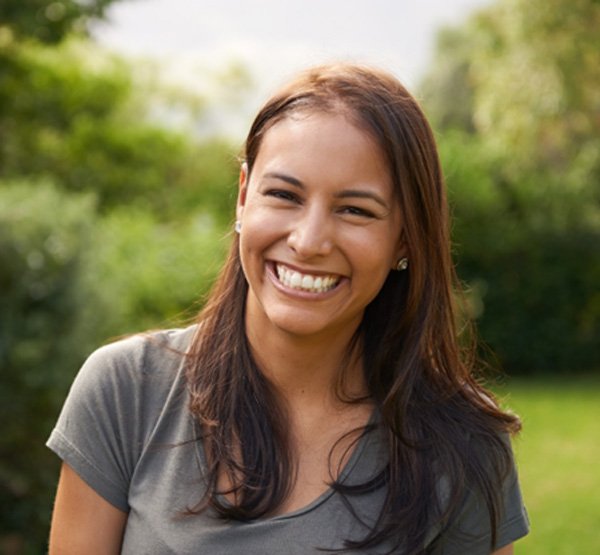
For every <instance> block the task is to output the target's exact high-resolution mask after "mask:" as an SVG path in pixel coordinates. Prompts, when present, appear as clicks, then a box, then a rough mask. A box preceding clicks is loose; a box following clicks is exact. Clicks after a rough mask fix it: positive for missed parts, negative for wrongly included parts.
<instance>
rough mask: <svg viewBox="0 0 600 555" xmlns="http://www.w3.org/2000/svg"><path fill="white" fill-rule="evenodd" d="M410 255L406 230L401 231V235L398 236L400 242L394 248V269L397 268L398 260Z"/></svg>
mask: <svg viewBox="0 0 600 555" xmlns="http://www.w3.org/2000/svg"><path fill="white" fill-rule="evenodd" d="M405 256H407V257H408V256H409V248H408V244H407V243H406V238H405V235H404V230H402V231H401V232H400V237H399V238H398V242H397V243H396V248H395V249H394V259H393V260H392V270H395V269H396V264H397V263H398V260H400V259H401V258H403V257H405Z"/></svg>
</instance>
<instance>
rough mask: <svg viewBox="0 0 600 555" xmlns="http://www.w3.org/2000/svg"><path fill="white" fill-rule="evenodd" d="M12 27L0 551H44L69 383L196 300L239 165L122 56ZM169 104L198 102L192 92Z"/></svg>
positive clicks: (4, 90) (3, 56) (4, 131)
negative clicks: (33, 36) (54, 437)
mask: <svg viewBox="0 0 600 555" xmlns="http://www.w3.org/2000/svg"><path fill="white" fill-rule="evenodd" d="M3 8H4V5H3ZM5 31H6V27H0V368H1V374H0V401H2V403H1V406H2V411H3V420H2V421H3V423H4V426H5V427H4V434H3V437H2V438H1V439H0V507H2V508H1V509H0V552H4V551H5V550H6V551H10V552H12V553H19V554H22V553H27V554H29V553H32V554H33V553H41V552H44V550H45V544H46V538H47V534H48V525H49V517H50V510H51V506H52V503H51V499H52V496H53V494H54V489H55V485H56V480H57V476H58V464H59V461H58V460H57V459H56V457H55V456H54V455H53V454H52V453H51V452H50V451H48V450H47V449H46V448H45V447H44V444H45V441H46V439H47V437H48V434H49V433H50V430H51V428H52V426H53V425H54V423H55V421H56V418H57V416H58V413H59V410H60V406H61V404H62V402H63V400H64V398H65V395H66V392H67V389H68V386H69V384H70V383H71V382H72V380H73V377H74V375H75V373H76V371H77V369H78V368H79V366H80V365H81V363H82V362H83V360H84V358H85V356H86V355H88V354H89V353H90V352H91V351H92V350H93V349H94V348H95V347H97V346H98V345H100V344H101V343H102V342H104V341H106V340H107V339H108V338H110V337H114V336H116V335H119V334H123V333H131V332H135V331H140V330H142V329H145V328H152V327H164V326H169V325H176V324H178V323H180V322H182V321H184V320H185V319H186V318H189V317H190V316H191V315H192V314H193V313H194V312H195V311H197V309H198V308H199V305H200V303H201V301H202V296H203V294H204V293H205V292H206V290H207V288H208V286H209V284H210V283H211V281H212V279H213V277H214V274H215V273H216V271H217V269H218V268H219V267H220V262H221V260H222V258H223V253H224V250H225V247H226V246H227V239H226V238H223V229H224V227H225V226H226V225H227V227H228V228H229V224H230V221H231V217H232V212H233V205H234V195H235V190H236V181H237V176H236V174H237V169H238V164H237V161H236V159H235V155H234V153H233V149H232V147H231V145H230V144H229V142H227V141H225V140H219V139H216V138H206V139H203V140H202V141H200V140H195V139H194V138H193V137H191V136H189V135H186V134H184V133H183V131H181V130H179V131H178V130H174V129H173V128H168V127H166V126H165V125H161V124H159V123H157V122H156V121H153V120H152V112H153V111H158V112H159V113H161V108H162V109H163V110H165V109H166V110H167V112H168V110H169V109H171V108H172V106H173V102H174V100H173V98H172V97H170V96H169V97H164V96H163V94H164V93H163V90H162V89H161V87H160V85H157V84H156V83H154V82H151V80H150V79H149V78H148V76H147V75H144V76H142V77H143V80H142V79H140V76H139V74H138V73H134V72H133V71H132V68H131V67H130V66H128V65H127V64H126V63H125V62H123V61H122V60H119V59H116V58H114V57H112V56H107V55H105V54H103V53H101V52H100V51H98V49H95V48H93V47H91V46H90V45H89V44H85V43H82V42H81V41H73V40H63V41H62V42H61V44H60V45H58V46H53V47H51V48H49V47H47V46H41V45H40V44H39V43H36V42H33V41H23V40H16V39H15V36H14V35H13V34H12V33H8V34H7V33H6V32H5ZM140 83H150V85H151V87H150V88H148V89H144V90H143V91H140V86H141V85H140ZM171 92H172V91H170V92H169V94H171ZM175 103H176V104H177V106H176V107H177V108H178V109H179V110H180V112H184V113H186V114H195V115H198V113H201V112H202V110H204V109H205V101H204V99H198V98H196V97H193V96H191V95H190V96H186V97H182V96H181V95H179V96H178V98H177V99H176V100H175ZM190 127H191V126H190Z"/></svg>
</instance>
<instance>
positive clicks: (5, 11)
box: [0, 0, 114, 43]
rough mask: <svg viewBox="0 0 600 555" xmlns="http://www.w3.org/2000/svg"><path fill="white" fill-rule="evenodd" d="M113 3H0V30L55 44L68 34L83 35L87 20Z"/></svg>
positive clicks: (95, 0)
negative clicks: (7, 30)
mask: <svg viewBox="0 0 600 555" xmlns="http://www.w3.org/2000/svg"><path fill="white" fill-rule="evenodd" d="M113 2H114V0H86V1H85V2H82V1H81V0H79V1H78V0H60V1H57V0H2V3H0V28H1V27H2V26H6V27H8V28H10V29H11V31H12V32H13V33H14V34H16V35H17V36H19V37H24V38H35V39H37V40H39V41H42V42H45V43H57V42H59V41H60V40H61V39H62V38H63V37H64V36H65V35H66V34H67V33H69V31H75V32H79V33H84V32H86V31H87V26H88V23H89V21H90V20H91V19H95V18H102V17H103V16H104V13H105V11H106V8H107V7H108V6H109V5H110V4H112V3H113Z"/></svg>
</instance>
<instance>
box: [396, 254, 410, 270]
mask: <svg viewBox="0 0 600 555" xmlns="http://www.w3.org/2000/svg"><path fill="white" fill-rule="evenodd" d="M406 268H408V258H406V257H405V256H404V257H402V258H400V259H399V260H398V262H396V270H398V271H399V272H402V271H404V270H406Z"/></svg>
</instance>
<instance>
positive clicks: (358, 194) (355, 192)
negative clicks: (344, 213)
mask: <svg viewBox="0 0 600 555" xmlns="http://www.w3.org/2000/svg"><path fill="white" fill-rule="evenodd" d="M263 177H266V178H270V179H280V180H281V181H285V182H286V183H289V184H290V185H293V186H294V187H298V188H300V189H304V188H305V186H304V183H302V181H300V180H299V179H297V178H295V177H292V176H291V175H287V174H285V173H280V172H267V173H265V174H264V176H263ZM335 196H336V198H341V199H344V198H366V199H371V200H374V201H375V202H376V203H377V204H380V205H381V206H382V207H383V208H385V209H386V210H389V206H388V204H387V202H385V200H384V199H383V198H381V197H380V196H379V195H378V194H377V193H374V192H372V191H367V190H362V189H345V190H343V191H340V192H339V193H338V194H336V195H335Z"/></svg>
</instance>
